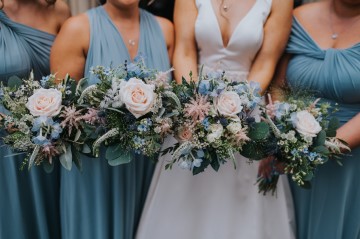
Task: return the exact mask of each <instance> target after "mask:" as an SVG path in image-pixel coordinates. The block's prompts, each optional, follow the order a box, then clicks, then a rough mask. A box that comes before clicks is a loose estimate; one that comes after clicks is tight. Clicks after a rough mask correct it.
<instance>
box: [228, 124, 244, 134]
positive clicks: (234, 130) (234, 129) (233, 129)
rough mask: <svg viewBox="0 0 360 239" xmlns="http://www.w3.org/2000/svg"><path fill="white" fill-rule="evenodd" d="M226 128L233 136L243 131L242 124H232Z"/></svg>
mask: <svg viewBox="0 0 360 239" xmlns="http://www.w3.org/2000/svg"><path fill="white" fill-rule="evenodd" d="M226 128H227V129H228V130H229V131H230V133H232V134H237V133H238V132H239V131H240V130H241V129H242V126H241V124H240V123H236V122H232V123H230V124H229V125H228V126H226Z"/></svg>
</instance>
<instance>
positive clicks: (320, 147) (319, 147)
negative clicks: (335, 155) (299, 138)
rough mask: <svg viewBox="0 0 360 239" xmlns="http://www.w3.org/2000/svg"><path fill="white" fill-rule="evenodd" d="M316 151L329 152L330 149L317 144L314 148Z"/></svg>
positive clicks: (320, 152)
mask: <svg viewBox="0 0 360 239" xmlns="http://www.w3.org/2000/svg"><path fill="white" fill-rule="evenodd" d="M313 150H314V151H315V152H316V153H319V154H325V155H326V154H329V153H330V151H329V149H328V148H326V147H325V146H317V147H315V148H314V149H313Z"/></svg>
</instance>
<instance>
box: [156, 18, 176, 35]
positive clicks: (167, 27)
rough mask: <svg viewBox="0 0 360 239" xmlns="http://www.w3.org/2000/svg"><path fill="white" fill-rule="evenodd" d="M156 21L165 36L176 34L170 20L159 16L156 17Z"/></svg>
mask: <svg viewBox="0 0 360 239" xmlns="http://www.w3.org/2000/svg"><path fill="white" fill-rule="evenodd" d="M156 20H157V21H158V23H159V25H160V27H161V29H162V30H163V32H164V33H165V34H168V33H170V34H172V33H173V32H174V25H173V23H172V22H171V21H170V20H168V19H166V18H164V17H159V16H156Z"/></svg>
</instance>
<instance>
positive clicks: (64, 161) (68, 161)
mask: <svg viewBox="0 0 360 239" xmlns="http://www.w3.org/2000/svg"><path fill="white" fill-rule="evenodd" d="M59 160H60V163H61V165H62V166H63V167H64V168H65V169H66V170H69V171H70V170H71V168H72V152H71V145H70V144H69V145H67V146H66V150H65V152H64V153H63V154H62V155H60V157H59Z"/></svg>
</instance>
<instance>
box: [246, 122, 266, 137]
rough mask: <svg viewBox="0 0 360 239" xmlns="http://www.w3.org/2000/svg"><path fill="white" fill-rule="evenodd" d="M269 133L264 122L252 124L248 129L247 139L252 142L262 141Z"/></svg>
mask: <svg viewBox="0 0 360 239" xmlns="http://www.w3.org/2000/svg"><path fill="white" fill-rule="evenodd" d="M269 133H270V128H269V125H268V124H267V123H265V122H259V123H253V124H251V127H250V132H249V138H250V139H252V140H264V139H266V137H268V135H269Z"/></svg>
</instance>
